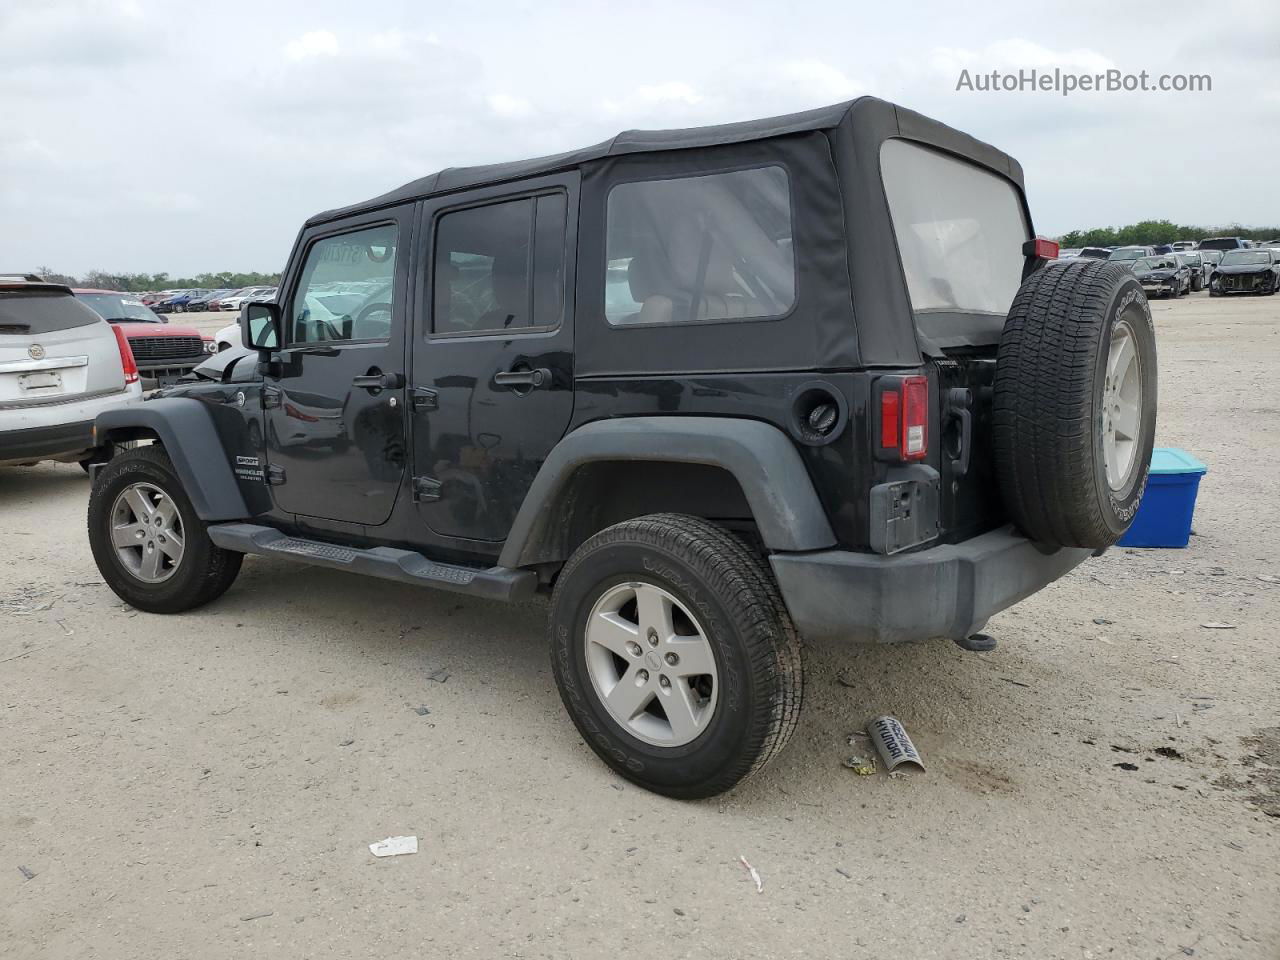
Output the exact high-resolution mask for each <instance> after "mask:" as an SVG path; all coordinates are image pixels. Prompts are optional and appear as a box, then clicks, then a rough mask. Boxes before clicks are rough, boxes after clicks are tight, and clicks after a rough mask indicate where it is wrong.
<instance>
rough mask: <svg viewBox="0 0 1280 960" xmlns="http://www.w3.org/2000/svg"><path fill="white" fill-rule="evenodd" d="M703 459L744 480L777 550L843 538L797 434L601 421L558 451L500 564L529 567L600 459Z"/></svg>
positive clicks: (734, 423)
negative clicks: (584, 473) (572, 489)
mask: <svg viewBox="0 0 1280 960" xmlns="http://www.w3.org/2000/svg"><path fill="white" fill-rule="evenodd" d="M619 460H621V461H628V460H629V461H637V462H640V461H648V462H664V461H665V462H673V463H697V464H705V465H708V466H715V467H721V468H723V469H724V470H727V471H728V472H729V473H730V474H732V475H733V477H734V478H735V479H736V480H737V481H738V484H739V486H741V487H742V492H743V494H744V495H745V496H746V499H747V503H748V504H749V505H750V507H751V513H752V516H753V517H754V518H755V522H756V526H757V528H758V529H759V531H760V537H761V539H762V540H763V541H764V543H765V546H766V547H768V548H769V549H770V550H778V551H788V552H791V551H805V550H823V549H826V548H828V547H832V546H834V545H835V543H836V538H835V535H834V534H833V533H832V532H831V525H830V523H828V522H827V514H826V511H825V510H824V509H823V507H822V503H821V501H819V499H818V494H817V492H816V491H815V490H814V488H813V481H812V480H810V478H809V472H808V471H807V470H806V469H805V466H804V462H803V461H802V460H801V459H800V454H799V453H798V452H797V451H796V448H795V444H794V443H793V442H792V441H791V439H790V438H789V437H788V436H787V435H786V434H785V433H783V432H782V431H781V430H779V429H778V428H777V427H774V426H772V425H770V424H767V423H763V422H761V421H758V420H742V419H732V418H726V417H623V418H618V419H613V420H595V421H593V422H591V423H588V424H586V425H585V426H582V427H579V428H578V429H577V430H574V431H573V432H572V433H569V434H567V435H566V436H565V437H564V438H563V439H562V440H561V441H560V442H559V443H558V444H557V445H556V447H555V449H553V450H552V451H551V454H550V455H549V456H548V457H547V459H546V460H545V461H544V462H543V464H542V467H541V468H540V469H539V471H538V475H537V476H536V477H535V478H534V481H533V484H532V485H531V486H530V488H529V492H528V494H527V495H526V496H525V499H524V503H523V504H521V506H520V511H519V513H517V514H516V519H515V522H514V523H513V524H512V526H511V532H510V534H508V536H507V540H506V542H505V544H504V545H503V548H502V555H501V556H500V557H499V559H498V563H499V564H500V565H502V566H504V567H512V568H515V567H520V566H526V565H528V564H530V563H534V562H536V561H537V556H538V547H539V545H540V544H541V543H542V542H543V540H544V538H546V537H548V535H549V531H550V528H551V526H552V524H553V523H554V522H555V519H554V518H555V515H556V511H555V510H554V509H553V508H554V507H555V505H556V502H557V500H558V499H559V497H560V495H561V494H562V493H563V492H564V491H565V487H566V486H567V485H568V483H569V482H570V479H571V478H572V477H573V475H574V473H575V472H576V471H577V469H578V468H579V467H581V466H583V465H584V464H588V463H592V462H599V461H619Z"/></svg>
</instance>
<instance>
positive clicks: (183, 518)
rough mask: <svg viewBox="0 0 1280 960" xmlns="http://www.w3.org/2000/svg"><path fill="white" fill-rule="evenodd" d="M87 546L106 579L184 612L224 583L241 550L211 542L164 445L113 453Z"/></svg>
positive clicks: (137, 602)
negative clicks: (230, 548)
mask: <svg viewBox="0 0 1280 960" xmlns="http://www.w3.org/2000/svg"><path fill="white" fill-rule="evenodd" d="M88 523H89V546H90V548H91V549H92V551H93V559H94V560H95V561H96V562H97V564H98V570H99V571H100V572H101V573H102V579H103V580H105V581H106V583H107V586H109V587H110V588H111V589H112V590H113V591H114V592H115V594H116V596H118V597H119V598H120V599H121V600H123V601H125V602H126V603H128V604H130V605H131V606H134V607H137V608H138V609H139V610H145V611H147V612H148V613H180V612H182V611H183V610H190V609H192V608H194V607H199V606H203V605H204V604H206V603H209V602H210V601H211V600H215V599H217V598H218V597H220V596H222V594H223V593H225V592H226V591H227V588H228V587H230V586H231V584H232V583H233V582H234V581H235V579H236V575H237V574H238V573H239V572H240V563H241V561H242V560H243V559H244V556H243V555H242V554H239V553H235V552H233V551H230V550H223V549H221V548H220V547H217V546H215V545H214V543H213V541H212V540H210V539H209V535H208V533H207V532H206V529H207V528H206V526H205V523H204V521H202V520H201V519H200V518H199V517H198V516H196V512H195V509H194V508H193V507H192V506H191V501H190V500H189V499H188V498H187V495H186V493H185V492H184V491H183V489H182V482H181V481H180V480H179V479H178V475H177V473H176V472H175V471H174V468H173V463H172V462H171V461H170V460H169V456H168V454H166V453H165V452H164V448H163V447H160V446H159V445H155V444H153V445H151V446H146V447H140V448H138V449H136V450H130V451H127V452H123V453H120V454H118V455H117V456H116V457H114V458H113V459H112V460H111V461H110V462H108V463H107V464H106V466H104V467H103V468H102V470H101V471H100V472H99V474H98V480H97V483H95V484H94V485H93V491H92V492H91V493H90V495H89V517H88Z"/></svg>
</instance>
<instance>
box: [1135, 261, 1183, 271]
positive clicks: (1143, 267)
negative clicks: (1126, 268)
mask: <svg viewBox="0 0 1280 960" xmlns="http://www.w3.org/2000/svg"><path fill="white" fill-rule="evenodd" d="M1177 269H1178V264H1177V263H1176V262H1175V261H1174V260H1173V258H1172V257H1142V258H1141V259H1139V260H1136V261H1134V264H1133V271H1134V273H1146V272H1147V271H1149V270H1177Z"/></svg>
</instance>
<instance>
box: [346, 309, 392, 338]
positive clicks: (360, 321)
mask: <svg viewBox="0 0 1280 960" xmlns="http://www.w3.org/2000/svg"><path fill="white" fill-rule="evenodd" d="M378 314H386V316H387V320H386V323H387V331H388V332H390V330H391V304H389V303H371V304H369V305H368V306H366V307H363V308H362V309H361V310H360V312H359V313H357V314H356V322H355V323H354V324H353V326H354V327H355V328H356V329H360V328H362V327H363V326H364V325H365V323H367V322H368V321H369V320H370V319H371V318H372V317H375V316H377V315H378ZM353 336H355V337H356V338H357V339H366V336H367V335H366V334H364V333H363V332H361V333H359V334H355V333H353ZM374 336H378V334H374Z"/></svg>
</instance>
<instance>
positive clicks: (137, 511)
mask: <svg viewBox="0 0 1280 960" xmlns="http://www.w3.org/2000/svg"><path fill="white" fill-rule="evenodd" d="M185 542H186V541H185V536H184V534H183V531H182V516H181V515H180V514H179V513H178V508H177V505H176V504H174V502H173V500H172V499H171V498H170V497H169V496H168V494H166V493H165V492H164V491H163V490H161V489H160V488H159V487H157V486H155V485H154V484H150V483H134V484H131V485H130V486H128V487H125V488H124V489H123V490H121V491H120V493H119V495H118V496H117V497H116V500H115V503H114V504H113V505H112V507H111V543H112V545H113V546H114V547H115V550H116V556H117V557H118V558H119V560H120V564H121V566H123V567H124V568H125V569H126V570H128V571H129V572H130V573H132V574H133V575H134V576H135V577H137V578H138V579H139V580H142V581H143V582H145V583H161V582H163V581H165V580H168V579H169V578H170V577H171V576H173V575H174V573H176V572H177V570H178V567H179V566H180V565H181V563H182V553H183V549H184V546H185Z"/></svg>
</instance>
